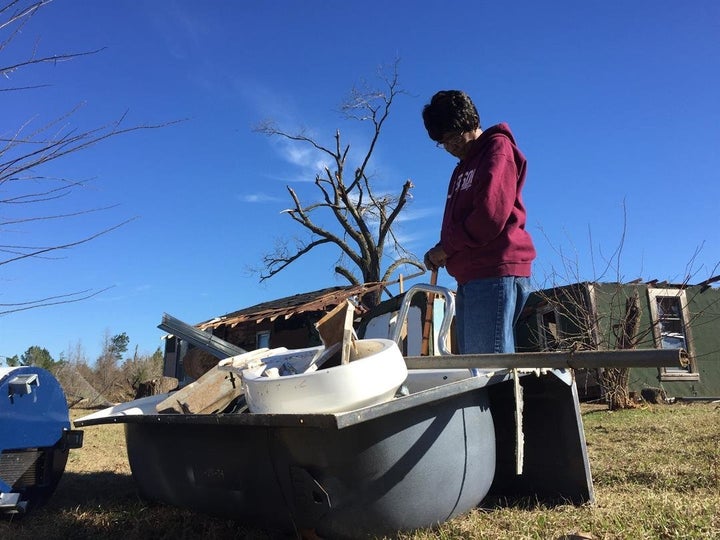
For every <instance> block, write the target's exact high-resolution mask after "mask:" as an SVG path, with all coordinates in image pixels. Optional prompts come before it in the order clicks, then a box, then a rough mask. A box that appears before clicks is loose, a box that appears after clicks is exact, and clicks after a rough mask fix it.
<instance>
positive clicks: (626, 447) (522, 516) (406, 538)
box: [0, 403, 720, 540]
mask: <svg viewBox="0 0 720 540" xmlns="http://www.w3.org/2000/svg"><path fill="white" fill-rule="evenodd" d="M82 414H84V412H83V413H82ZM76 416H77V415H76ZM583 422H584V425H585V433H586V438H587V442H588V454H589V457H590V465H591V469H592V474H593V481H594V485H595V498H596V503H595V505H592V506H590V505H587V506H581V507H575V506H571V505H566V506H556V507H552V508H548V507H542V506H538V505H535V504H533V502H532V501H520V502H519V503H516V504H514V505H513V506H510V507H500V508H494V509H484V510H481V509H478V510H473V511H472V512H469V513H468V514H466V515H464V516H461V517H459V518H456V519H454V520H452V521H449V522H447V523H444V524H442V525H441V526H440V527H438V528H437V529H434V530H427V531H418V532H414V533H402V534H399V535H398V536H397V538H399V539H402V540H424V539H437V538H439V539H447V540H451V539H466V538H473V539H475V538H476V539H489V540H499V539H517V540H522V539H538V540H540V539H542V540H546V539H552V540H559V539H561V538H563V537H569V536H566V535H572V534H577V533H586V534H588V535H589V537H591V538H593V539H596V540H600V539H602V540H620V539H622V540H643V539H647V540H651V539H652V540H658V539H659V540H665V539H667V540H670V539H708V540H710V539H717V538H720V407H719V406H718V405H717V404H701V403H694V404H689V405H685V404H674V405H653V406H647V407H643V408H638V409H634V410H625V411H616V412H610V411H607V410H604V409H600V408H598V407H586V406H583ZM84 431H85V443H84V446H83V448H82V449H79V450H74V451H72V452H71V454H70V459H69V461H68V465H67V468H66V472H65V474H64V475H63V478H62V481H61V482H60V485H59V486H58V489H57V491H56V492H55V494H54V495H53V497H52V499H51V500H50V501H49V503H48V504H47V505H46V506H44V507H42V508H39V509H36V510H35V511H34V512H32V513H30V514H28V515H27V516H24V517H22V518H21V519H17V518H15V519H13V520H9V519H7V518H5V519H0V538H3V539H5V538H7V539H26V538H27V539H30V538H33V539H45V538H47V539H54V538H57V539H61V538H62V539H65V538H72V539H93V540H95V539H100V540H102V539H124V540H130V539H135V538H138V539H139V538H156V539H165V538H167V539H171V538H172V539H186V538H187V539H191V538H193V539H195V538H203V539H225V538H228V539H229V538H248V539H258V540H259V539H266V538H273V536H272V535H270V534H268V533H265V532H264V531H257V530H248V529H245V528H243V526H242V524H238V523H235V522H233V521H229V520H226V519H217V518H213V517H209V516H204V515H199V514H195V513H192V512H190V511H187V510H183V509H177V508H172V507H168V506H164V505H155V504H148V503H146V502H144V501H142V500H140V498H139V497H138V495H137V493H136V490H135V485H134V483H133V480H132V477H131V476H130V469H129V465H128V463H127V455H126V452H125V447H124V434H123V430H122V427H120V426H111V425H106V426H93V427H88V428H85V429H84Z"/></svg>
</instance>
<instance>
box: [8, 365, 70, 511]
mask: <svg viewBox="0 0 720 540" xmlns="http://www.w3.org/2000/svg"><path fill="white" fill-rule="evenodd" d="M0 400H1V401H0V513H17V512H26V511H27V510H28V509H29V508H31V507H34V506H37V505H40V504H42V503H43V502H45V501H46V500H47V499H48V497H50V495H52V493H53V491H54V490H55V488H56V487H57V484H58V482H59V481H60V478H61V476H62V474H63V472H64V471H65V465H66V463H67V458H68V452H69V450H70V449H71V448H80V447H81V446H82V431H78V430H72V429H70V418H69V414H68V406H67V401H66V400H65V394H64V393H63V391H62V387H61V386H60V383H58V381H57V379H55V377H53V375H52V374H51V373H50V372H49V371H47V370H45V369H42V368H38V367H33V366H21V367H12V368H0Z"/></svg>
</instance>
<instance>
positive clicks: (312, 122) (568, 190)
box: [0, 0, 720, 361]
mask: <svg viewBox="0 0 720 540" xmlns="http://www.w3.org/2000/svg"><path fill="white" fill-rule="evenodd" d="M463 4H464V5H463V6H462V7H460V6H459V4H457V5H455V4H444V5H442V4H441V3H438V2H425V1H413V2H410V1H397V2H377V1H374V0H370V1H363V2H334V1H314V0H308V1H305V2H294V1H289V0H278V1H275V2H269V1H268V2H260V1H245V2H240V1H237V2H231V1H207V2H199V1H190V0H176V1H165V0H158V1H153V2H137V1H134V0H132V1H131V0H95V1H92V2H90V1H84V2H83V1H70V0H55V1H54V2H53V3H51V4H49V5H48V6H46V7H45V8H43V9H42V10H41V11H40V12H39V13H38V14H37V15H36V16H35V17H34V18H33V20H32V22H31V23H30V24H29V25H28V26H27V27H26V28H25V29H24V31H23V33H22V35H20V36H19V37H18V38H17V39H16V41H15V42H14V43H13V50H12V51H10V50H6V51H0V55H3V56H0V64H1V65H7V64H8V63H9V60H8V58H16V57H18V56H20V55H22V52H23V51H29V50H32V48H33V47H36V48H37V51H38V53H39V54H41V55H48V54H64V53H68V52H81V51H89V50H95V49H100V48H104V49H103V50H102V51H101V52H99V53H97V54H95V55H91V56H86V57H83V58H78V59H75V60H73V61H71V62H63V63H58V64H57V65H44V66H40V67H35V68H32V69H26V70H23V71H18V72H16V73H14V74H12V78H11V79H10V80H5V81H4V83H3V84H5V86H8V85H11V86H24V85H29V84H37V83H45V84H47V85H48V86H46V87H43V88H38V89H35V90H31V91H23V92H14V93H5V94H6V95H5V96H3V109H2V118H3V127H2V129H3V133H4V134H5V135H7V134H8V133H10V132H14V131H16V130H17V129H18V128H19V127H20V126H21V125H23V124H24V123H26V122H28V121H30V122H31V125H33V126H39V125H43V124H45V123H47V122H49V121H51V120H53V119H55V118H57V117H60V116H62V115H63V114H64V113H66V112H67V111H69V110H71V109H72V108H73V107H75V106H77V105H79V104H82V107H81V108H80V109H79V110H78V112H77V113H75V114H74V115H72V116H71V117H69V119H68V122H69V125H70V126H71V127H73V128H77V129H88V128H92V127H96V126H98V125H103V124H105V123H108V122H112V121H114V120H117V119H118V118H120V117H121V116H123V115H126V118H125V121H124V122H125V123H124V125H127V126H130V125H135V124H152V123H164V122H169V121H173V120H177V119H184V121H183V122H181V123H179V124H175V125H171V126H168V127H165V128H162V129H160V130H150V131H141V132H135V133H130V134H127V135H124V136H122V137H116V138H113V139H111V140H108V141H106V142H104V143H102V144H100V145H97V146H95V147H93V148H91V149H88V150H85V151H83V152H81V153H78V154H75V155H72V156H69V157H68V158H67V159H64V160H62V161H57V162H55V163H53V164H52V165H50V166H49V167H48V168H47V169H46V170H45V171H44V173H45V174H47V175H55V176H62V177H66V178H74V179H78V180H81V179H82V180H89V179H92V182H91V183H90V187H88V188H87V189H84V190H81V192H79V193H77V194H76V196H75V197H73V199H72V201H63V204H64V205H66V206H64V207H63V210H64V211H66V212H73V211H78V210H81V209H83V208H97V207H104V206H112V205H115V206H113V207H112V208H111V209H109V210H106V211H103V212H97V213H93V214H88V215H85V216H82V217H78V218H73V219H68V220H64V221H63V223H62V225H59V224H58V223H55V224H53V225H52V226H50V227H47V226H43V225H36V226H32V227H27V228H23V229H22V230H20V229H15V228H13V229H11V230H10V229H7V228H6V229H5V230H2V231H0V232H2V235H3V241H2V242H0V243H2V244H19V243H22V244H48V243H51V242H54V243H64V242H67V241H73V240H76V239H78V238H81V237H83V236H87V234H89V233H92V232H95V231H98V230H102V229H103V228H105V227H109V226H112V225H114V224H116V223H119V222H121V221H123V220H125V219H129V218H137V219H135V220H134V221H132V222H131V223H129V224H128V225H126V226H124V227H122V228H120V229H119V230H117V231H114V232H113V233H111V234H108V235H106V236H103V237H101V238H98V239H96V240H95V241H93V242H90V243H88V244H85V245H82V246H78V247H77V248H75V249H74V250H71V251H68V252H66V253H65V252H64V253H62V254H58V255H56V256H54V257H53V258H46V259H32V260H25V261H21V262H17V263H12V264H8V265H4V266H0V303H3V304H7V303H18V302H26V301H30V300H35V299H38V298H44V297H48V296H52V295H58V294H64V293H69V292H73V291H79V290H85V289H93V290H100V289H103V288H105V287H111V288H110V289H109V290H107V291H106V292H104V293H102V294H100V295H98V296H96V297H94V298H92V299H89V300H86V301H83V302H78V303H72V304H65V305H59V306H53V307H48V308H42V309H34V310H28V311H24V312H17V313H12V314H9V315H5V316H0V361H2V356H12V355H14V354H22V353H23V352H24V351H25V350H26V349H27V348H28V347H30V346H31V345H39V346H41V347H45V348H47V349H48V350H49V351H50V353H51V354H52V355H53V356H54V357H55V358H57V357H59V355H60V353H61V352H62V351H69V350H70V349H76V348H77V346H78V344H79V345H80V346H81V347H82V348H83V349H84V351H85V353H86V355H87V357H88V359H89V360H91V361H92V360H93V359H94V358H95V357H96V356H97V354H98V352H99V350H100V347H101V343H102V340H103V336H104V335H105V334H106V333H107V334H109V335H114V334H117V333H120V332H126V333H127V334H128V336H129V337H130V348H131V351H132V350H134V349H135V347H136V346H137V348H138V351H139V352H140V353H151V352H152V351H153V350H154V349H155V348H156V347H158V346H160V345H161V337H162V335H163V333H162V332H161V331H160V330H158V329H157V324H158V323H159V322H160V319H161V316H162V314H163V313H164V312H167V313H170V314H172V315H174V316H176V317H178V318H180V319H182V320H184V321H186V322H189V323H197V322H200V321H203V320H206V319H209V318H212V317H214V316H216V315H221V314H224V313H227V312H230V311H234V310H236V309H240V308H243V307H247V306H250V305H253V304H256V303H258V302H263V301H266V300H270V299H273V298H278V297H282V296H287V295H291V294H295V293H297V292H305V291H311V290H315V289H320V288H323V287H328V286H333V285H343V284H344V281H343V280H342V279H340V278H338V277H335V276H334V275H333V273H332V268H333V266H334V263H335V261H336V258H337V257H336V254H334V253H333V252H330V251H320V252H318V253H317V254H311V255H309V256H307V257H306V258H304V259H301V260H299V261H297V262H296V263H294V264H293V265H291V266H290V267H289V268H288V269H286V270H285V271H283V272H281V273H280V274H278V275H277V276H276V277H274V278H272V279H270V280H269V281H266V282H264V283H259V282H258V277H257V275H253V274H252V273H250V272H249V270H248V268H250V267H253V266H258V265H259V263H260V260H261V257H262V255H263V254H264V253H266V252H267V251H269V250H270V249H271V248H272V246H273V245H274V242H275V239H276V238H278V237H292V236H295V235H300V234H302V232H303V231H302V230H300V229H299V228H297V227H295V226H294V223H292V222H291V220H290V219H288V218H287V216H285V215H282V214H280V211H281V210H283V209H284V208H287V207H288V206H289V199H288V196H287V192H286V186H288V185H290V186H292V187H293V188H294V189H296V190H297V191H298V193H299V194H300V196H301V197H302V198H303V199H304V200H305V201H310V200H312V199H313V198H314V197H315V191H314V190H313V187H312V184H311V183H309V182H308V180H311V179H312V178H313V175H314V172H313V170H312V165H313V164H314V163H316V162H317V160H318V156H316V155H313V154H312V153H310V154H308V153H303V152H300V151H299V150H300V149H298V148H297V147H293V146H290V145H287V144H280V141H278V140H274V139H271V138H270V139H269V138H268V137H266V136H264V135H262V134H260V133H257V132H256V131H254V129H253V128H254V127H256V126H257V125H258V124H259V123H260V122H262V121H264V120H267V119H272V120H274V121H275V122H276V123H277V124H278V125H279V126H280V127H281V128H283V129H285V130H287V131H291V132H292V131H296V130H299V129H301V128H304V129H306V130H308V132H309V133H311V134H312V135H313V136H314V137H316V138H317V140H318V141H319V142H321V143H324V144H328V145H330V144H331V143H332V136H333V134H334V133H335V130H336V129H340V130H341V133H342V136H343V139H344V140H345V141H346V142H349V143H350V144H351V145H352V150H351V152H353V151H358V152H361V151H362V150H364V143H365V142H366V141H367V132H366V131H365V130H364V126H363V124H360V123H357V122H355V123H352V122H347V121H345V120H343V119H342V117H341V116H340V114H339V113H338V112H337V110H338V107H339V105H340V103H341V102H342V101H343V99H344V98H345V97H346V96H347V95H348V92H349V90H350V89H351V88H352V87H353V85H355V84H357V83H360V82H361V81H363V80H367V81H368V82H370V83H371V84H376V83H378V80H377V79H376V78H375V74H376V72H377V69H378V67H379V66H381V65H387V64H392V63H393V62H394V61H395V59H396V58H397V59H399V75H400V83H401V86H402V88H403V89H404V90H405V91H406V94H405V95H403V96H400V98H399V99H398V101H397V102H396V104H395V107H394V109H393V111H392V113H391V117H390V119H389V121H388V123H387V126H386V129H385V131H384V132H383V134H382V135H381V139H380V143H379V146H378V148H377V151H376V153H375V155H374V161H373V163H372V166H371V169H372V171H373V172H374V173H375V175H376V178H377V185H378V186H379V188H380V189H383V190H385V189H388V190H394V191H399V190H400V188H401V186H402V184H403V182H404V181H405V180H406V179H408V178H409V179H411V180H412V181H413V183H414V185H415V188H414V190H413V192H412V194H413V200H412V203H411V204H410V205H409V207H408V209H407V214H406V219H405V220H403V223H402V225H401V226H402V229H401V233H402V234H403V237H404V238H406V242H407V244H406V247H408V248H409V249H410V250H411V251H413V252H414V253H415V254H416V255H418V256H419V257H422V254H423V253H424V252H425V251H426V250H427V248H428V247H430V246H431V245H433V244H434V243H435V242H436V240H437V236H438V229H439V225H440V219H441V215H442V205H443V200H444V193H445V190H446V186H447V180H448V177H449V174H450V172H451V169H452V167H453V165H454V159H453V158H452V157H451V156H450V155H449V154H446V153H444V152H443V151H441V150H439V149H437V148H435V146H434V145H433V143H432V142H431V141H430V140H429V139H428V138H427V135H426V133H425V132H424V129H423V125H422V120H421V117H420V111H421V110H422V107H423V105H424V104H425V103H426V102H427V101H428V100H429V98H430V97H431V96H432V94H433V93H434V92H435V91H437V90H440V89H450V88H456V89H462V90H465V91H466V92H467V93H468V94H470V95H471V96H472V98H473V99H474V100H475V102H476V105H477V107H478V110H479V112H480V117H481V123H482V125H483V127H487V126H490V125H492V124H495V123H497V122H501V121H505V122H508V123H509V124H510V126H511V128H512V129H513V131H514V133H515V135H516V138H517V140H518V143H519V145H520V147H521V148H522V150H523V151H524V152H525V154H526V156H527V158H528V161H529V169H528V179H527V184H526V188H525V192H524V198H525V203H526V206H527V208H528V228H529V230H530V232H531V234H532V235H533V236H534V239H535V243H536V247H537V249H538V259H537V261H536V264H535V267H534V279H535V282H536V284H537V285H538V286H542V285H546V284H552V283H553V282H557V281H562V280H563V279H566V280H567V279H570V280H574V278H576V277H577V278H579V279H596V278H599V279H603V280H606V281H609V280H614V279H617V278H618V276H619V277H620V278H621V279H623V280H631V279H635V278H638V277H640V278H643V279H654V278H657V279H668V280H671V281H681V280H683V279H685V277H686V275H688V274H691V276H692V277H691V278H690V281H691V282H698V281H702V280H704V279H707V278H709V277H711V276H713V275H716V274H718V273H720V269H718V268H717V267H716V265H717V263H718V261H720V239H719V238H720V235H718V229H719V225H720V217H719V216H720V213H719V212H718V200H719V199H720V187H719V185H720V182H719V181H718V180H719V179H718V170H719V168H720V152H719V151H718V149H719V148H720V100H719V99H718V97H717V96H718V90H717V88H718V84H719V83H720V4H718V3H717V2H715V1H712V0H706V1H689V2H683V3H680V2H671V1H668V0H646V1H633V2H621V1H609V2H575V1H558V2H529V1H518V2H486V1H477V2H467V3H463ZM441 5H442V7H441ZM8 55H10V56H8ZM0 198H2V197H1V196H0ZM0 211H2V208H0ZM623 232H624V243H623V250H622V254H621V258H620V264H619V273H618V265H617V264H615V263H614V264H612V265H611V266H612V268H611V270H610V271H609V272H608V273H603V269H604V268H605V263H606V260H607V259H608V258H610V257H611V256H612V255H613V252H614V250H615V249H616V248H617V247H618V245H619V243H620V241H621V238H622V237H623ZM560 252H562V254H563V256H564V257H565V258H566V259H565V260H566V261H569V262H565V263H563V257H561V255H560ZM613 261H615V259H613ZM452 283H453V281H452V279H451V278H449V277H448V276H447V274H445V273H441V275H440V284H444V285H448V286H451V285H452Z"/></svg>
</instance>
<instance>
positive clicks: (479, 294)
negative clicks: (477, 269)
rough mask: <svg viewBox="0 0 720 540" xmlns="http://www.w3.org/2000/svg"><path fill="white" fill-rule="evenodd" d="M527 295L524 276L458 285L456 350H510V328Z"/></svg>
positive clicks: (527, 283)
mask: <svg viewBox="0 0 720 540" xmlns="http://www.w3.org/2000/svg"><path fill="white" fill-rule="evenodd" d="M528 296H530V278H526V277H514V276H505V277H498V278H486V279H474V280H472V281H469V282H467V283H466V284H465V285H458V290H457V296H456V299H455V308H456V317H455V326H456V331H457V338H458V346H459V349H460V353H461V354H482V353H514V352H515V336H514V334H513V329H514V327H515V323H516V322H517V320H518V318H519V317H520V312H521V311H522V309H523V306H524V305H525V302H526V301H527V299H528Z"/></svg>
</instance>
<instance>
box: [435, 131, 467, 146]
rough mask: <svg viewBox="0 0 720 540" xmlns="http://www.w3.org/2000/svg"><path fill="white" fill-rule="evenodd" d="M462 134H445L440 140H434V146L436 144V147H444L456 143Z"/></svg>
mask: <svg viewBox="0 0 720 540" xmlns="http://www.w3.org/2000/svg"><path fill="white" fill-rule="evenodd" d="M462 136H463V134H462V133H451V134H450V135H448V136H446V137H445V138H444V139H443V140H442V141H439V142H436V143H435V146H437V147H438V148H446V147H448V146H453V145H456V144H457V143H459V142H460V141H461V139H462Z"/></svg>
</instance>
